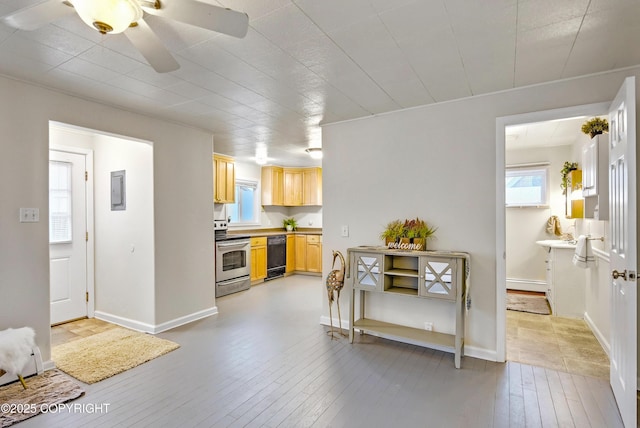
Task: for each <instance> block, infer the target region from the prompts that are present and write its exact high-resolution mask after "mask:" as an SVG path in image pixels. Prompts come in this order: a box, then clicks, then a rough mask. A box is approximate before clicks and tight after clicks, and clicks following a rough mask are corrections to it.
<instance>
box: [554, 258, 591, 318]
mask: <svg viewBox="0 0 640 428" xmlns="http://www.w3.org/2000/svg"><path fill="white" fill-rule="evenodd" d="M545 249H546V250H547V257H546V260H545V263H546V265H547V272H546V273H547V275H546V279H547V293H546V296H547V300H548V301H549V306H550V307H551V314H552V315H557V316H559V317H567V318H584V310H585V294H586V292H585V286H584V284H585V274H584V270H582V269H580V268H578V267H576V266H574V265H573V255H574V254H575V250H574V249H571V248H553V247H545Z"/></svg>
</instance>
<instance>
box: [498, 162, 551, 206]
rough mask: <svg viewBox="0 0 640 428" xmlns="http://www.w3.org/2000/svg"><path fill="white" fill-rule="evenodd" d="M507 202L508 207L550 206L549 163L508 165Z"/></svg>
mask: <svg viewBox="0 0 640 428" xmlns="http://www.w3.org/2000/svg"><path fill="white" fill-rule="evenodd" d="M505 182H506V190H505V202H506V206H507V207H548V206H549V164H548V163H545V164H527V165H513V166H507V167H506V177H505Z"/></svg>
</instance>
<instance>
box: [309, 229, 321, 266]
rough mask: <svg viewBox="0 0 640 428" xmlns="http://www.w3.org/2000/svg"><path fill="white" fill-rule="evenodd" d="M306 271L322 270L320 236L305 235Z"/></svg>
mask: <svg viewBox="0 0 640 428" xmlns="http://www.w3.org/2000/svg"><path fill="white" fill-rule="evenodd" d="M307 272H322V236H320V235H307Z"/></svg>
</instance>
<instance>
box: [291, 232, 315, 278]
mask: <svg viewBox="0 0 640 428" xmlns="http://www.w3.org/2000/svg"><path fill="white" fill-rule="evenodd" d="M294 266H295V269H294V270H296V271H298V272H319V273H322V236H321V235H305V234H299V233H297V234H296V235H295V264H294Z"/></svg>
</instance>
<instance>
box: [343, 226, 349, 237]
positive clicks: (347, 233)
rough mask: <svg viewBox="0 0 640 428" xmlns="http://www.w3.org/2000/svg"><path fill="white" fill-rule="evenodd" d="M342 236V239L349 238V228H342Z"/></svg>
mask: <svg viewBox="0 0 640 428" xmlns="http://www.w3.org/2000/svg"><path fill="white" fill-rule="evenodd" d="M342 236H343V237H344V238H346V237H348V236H349V226H342Z"/></svg>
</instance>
